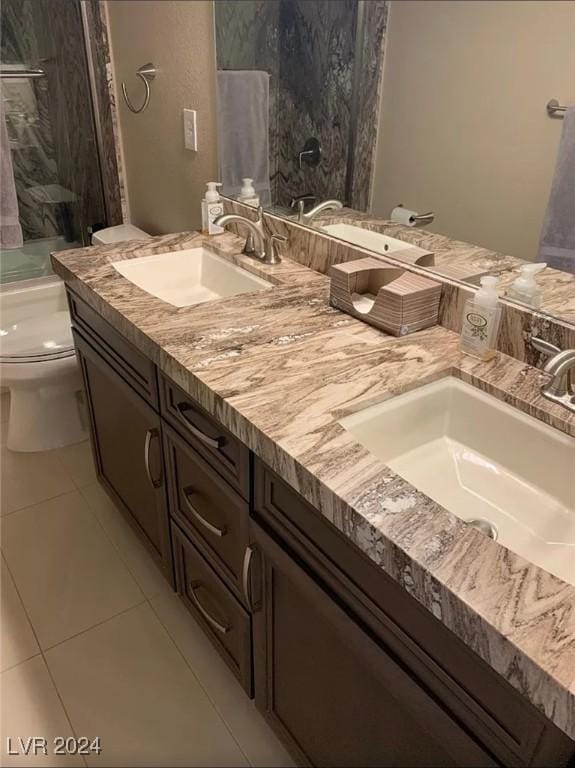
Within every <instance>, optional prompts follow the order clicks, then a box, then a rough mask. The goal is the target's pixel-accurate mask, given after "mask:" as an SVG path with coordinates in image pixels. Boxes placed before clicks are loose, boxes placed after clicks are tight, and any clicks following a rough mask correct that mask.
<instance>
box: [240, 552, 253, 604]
mask: <svg viewBox="0 0 575 768" xmlns="http://www.w3.org/2000/svg"><path fill="white" fill-rule="evenodd" d="M253 554H254V550H253V547H246V551H245V554H244V564H243V567H242V589H243V591H244V597H245V600H246V605H247V606H248V609H249V611H250V613H253V612H254V606H253V603H252V590H251V587H250V568H251V564H252V555H253Z"/></svg>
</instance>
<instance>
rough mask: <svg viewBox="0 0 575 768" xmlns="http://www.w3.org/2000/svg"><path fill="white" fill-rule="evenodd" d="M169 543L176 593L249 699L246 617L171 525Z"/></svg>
mask: <svg viewBox="0 0 575 768" xmlns="http://www.w3.org/2000/svg"><path fill="white" fill-rule="evenodd" d="M172 542H173V548H174V565H175V570H176V588H177V590H178V593H179V594H180V596H181V598H182V600H183V602H184V604H185V605H186V607H187V608H188V609H189V611H190V612H191V613H192V614H193V616H194V618H196V620H197V621H198V622H199V624H200V625H201V626H202V628H203V629H204V630H205V632H206V634H207V635H208V636H209V638H210V639H211V640H212V642H213V643H214V645H215V647H216V649H217V650H218V651H219V652H220V654H221V655H222V657H223V658H224V660H225V661H226V663H227V664H228V666H229V667H230V669H231V670H232V672H233V673H234V674H235V676H236V677H237V678H238V680H239V681H240V683H241V685H242V687H243V688H244V690H245V691H246V692H247V694H248V695H249V696H250V697H251V695H252V653H251V620H250V616H249V614H248V613H247V611H245V610H244V609H243V608H242V606H241V605H240V604H239V603H238V601H237V600H236V599H235V597H234V596H233V595H232V593H231V592H230V591H229V590H228V589H227V588H226V586H225V584H224V583H223V582H222V581H221V579H220V578H219V577H218V576H217V575H216V574H215V572H214V571H213V570H212V569H211V568H210V566H209V565H208V564H207V563H206V561H205V560H204V558H203V557H202V556H201V555H200V553H199V552H198V550H197V549H196V548H195V547H194V546H193V544H192V543H191V542H190V540H189V539H188V538H187V536H186V535H185V533H184V532H183V531H182V530H181V529H180V528H179V526H178V525H176V524H175V523H172Z"/></svg>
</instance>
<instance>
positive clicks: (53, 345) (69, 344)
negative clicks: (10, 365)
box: [0, 310, 74, 363]
mask: <svg viewBox="0 0 575 768" xmlns="http://www.w3.org/2000/svg"><path fill="white" fill-rule="evenodd" d="M73 354H74V342H73V340H72V329H71V327H70V315H69V313H68V312H67V311H65V310H63V311H61V312H54V313H53V314H51V315H41V316H39V317H28V318H26V319H25V320H19V321H18V322H16V323H5V324H3V325H2V328H0V361H3V362H21V363H33V362H41V361H44V360H58V359H60V358H62V357H70V356H71V355H73Z"/></svg>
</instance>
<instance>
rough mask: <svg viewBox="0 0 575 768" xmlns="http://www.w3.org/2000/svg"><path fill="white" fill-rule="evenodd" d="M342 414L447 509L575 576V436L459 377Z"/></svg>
mask: <svg viewBox="0 0 575 768" xmlns="http://www.w3.org/2000/svg"><path fill="white" fill-rule="evenodd" d="M340 423H341V425H342V426H343V427H345V429H347V430H348V431H349V432H351V433H352V434H353V435H354V436H355V438H356V439H357V440H358V441H359V442H360V443H362V445H364V446H365V447H366V448H367V449H368V450H370V451H371V452H372V453H373V454H375V455H376V456H377V457H378V458H380V459H382V460H383V461H384V462H385V463H386V464H387V465H388V466H389V467H390V468H391V469H392V470H393V471H394V472H396V473H397V474H398V475H400V476H401V477H403V478H404V479H405V480H407V481H408V482H409V483H411V484H412V485H413V486H415V487H416V488H417V489H418V490H420V491H422V492H423V493H425V494H426V495H427V496H429V497H430V498H432V499H434V501H436V502H438V503H439V504H441V506H443V507H445V509H448V510H449V511H450V512H453V513H454V514H455V515H457V516H458V517H460V518H461V519H463V520H465V521H470V520H473V519H475V520H477V519H479V520H482V521H485V522H486V523H488V524H490V525H492V526H494V529H495V530H496V531H497V533H498V540H499V541H500V542H501V543H502V544H504V545H505V546H506V547H508V549H511V550H513V551H514V552H516V553H517V554H519V555H522V556H523V557H525V558H526V559H528V560H530V561H531V562H532V563H535V564H536V565H539V566H541V567H542V568H545V569H546V570H547V571H549V572H550V573H554V574H555V575H557V576H559V577H560V578H562V579H564V580H565V581H567V582H569V583H571V584H574V585H575V483H574V482H573V472H574V470H575V440H574V439H573V438H571V437H569V436H568V435H565V434H563V433H561V432H559V431H558V430H555V429H553V428H552V427H549V426H547V425H546V424H543V423H541V422H540V421H538V420H536V419H534V418H532V417H530V416H527V415H526V414H524V413H522V412H521V411H519V410H517V409H516V408H513V407H511V406H509V405H507V404H505V403H502V402H501V401H499V400H497V399H496V398H494V397H492V396H490V395H488V394H485V393H484V392H481V391H480V390H478V389H476V388H475V387H473V386H471V385H469V384H465V383H463V382H461V381H459V380H458V379H455V378H453V377H446V378H444V379H441V380H439V381H436V382H433V383H432V384H428V385H426V386H423V387H420V388H419V389H416V390H413V391H411V392H408V393H406V394H404V395H400V396H398V397H393V398H391V399H389V400H386V401H385V402H384V403H381V404H380V405H375V406H373V407H370V408H367V409H365V410H363V411H360V412H359V413H356V414H353V415H352V416H348V417H346V418H344V419H342V421H341V422H340ZM486 527H487V526H486Z"/></svg>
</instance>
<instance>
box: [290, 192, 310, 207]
mask: <svg viewBox="0 0 575 768" xmlns="http://www.w3.org/2000/svg"><path fill="white" fill-rule="evenodd" d="M316 200H317V197H316V196H315V195H312V194H310V193H309V192H308V193H306V194H305V195H298V196H297V197H292V199H291V200H290V204H289V207H290V208H293V209H294V210H298V211H299V204H300V202H303V209H304V211H305V209H306V207H308V209H309V208H313V206H314V205H315V201H316Z"/></svg>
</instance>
